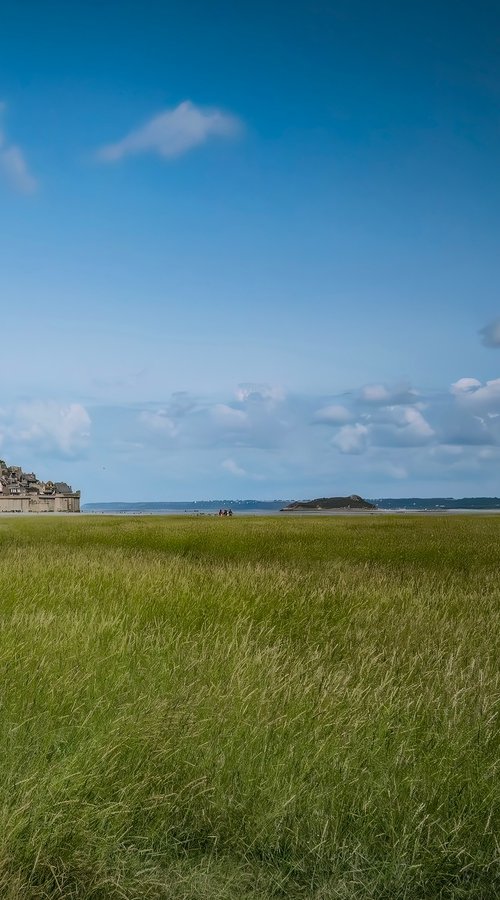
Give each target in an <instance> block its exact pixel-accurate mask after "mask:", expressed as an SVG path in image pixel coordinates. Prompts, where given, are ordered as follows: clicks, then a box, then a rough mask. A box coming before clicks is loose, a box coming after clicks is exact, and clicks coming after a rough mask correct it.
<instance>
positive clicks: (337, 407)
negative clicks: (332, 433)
mask: <svg viewBox="0 0 500 900" xmlns="http://www.w3.org/2000/svg"><path fill="white" fill-rule="evenodd" d="M352 418H353V414H352V412H350V410H348V409H347V407H345V406H342V404H340V403H332V404H331V405H330V406H323V407H322V408H321V409H318V410H317V411H316V412H315V414H314V419H315V421H316V422H324V423H325V424H327V425H342V424H343V423H344V422H350V421H351V419H352Z"/></svg>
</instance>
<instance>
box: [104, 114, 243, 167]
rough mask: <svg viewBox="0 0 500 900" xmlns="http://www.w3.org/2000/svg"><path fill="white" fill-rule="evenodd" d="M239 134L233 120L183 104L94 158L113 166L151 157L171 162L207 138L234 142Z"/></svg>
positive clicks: (240, 129)
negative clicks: (127, 158) (124, 161)
mask: <svg viewBox="0 0 500 900" xmlns="http://www.w3.org/2000/svg"><path fill="white" fill-rule="evenodd" d="M241 131H242V124H241V122H240V121H239V119H237V118H236V117H235V116H232V115H229V114H228V113H225V112H222V110H220V109H212V108H206V107H199V106H196V105H195V104H194V103H191V101H190V100H185V101H184V102H183V103H180V104H179V106H176V107H175V108H174V109H166V110H164V111H163V112H161V113H159V114H158V115H156V116H154V117H153V118H152V119H150V120H149V122H146V123H145V125H142V126H141V127H140V128H137V129H136V130H134V131H131V132H129V134H127V135H126V136H125V137H124V138H122V139H121V140H120V141H117V142H116V143H114V144H107V145H106V146H104V147H102V148H101V149H100V150H99V151H98V153H97V158H98V160H100V161H101V162H108V163H113V162H118V161H119V160H121V159H124V158H125V157H127V156H137V155H139V154H142V153H153V154H155V155H157V156H161V157H162V158H163V159H173V158H175V157H177V156H181V155H182V154H183V153H187V151H188V150H191V149H192V148H193V147H197V146H199V145H200V144H204V143H206V141H207V140H208V139H209V138H212V137H222V138H234V137H237V136H238V135H239V134H240V133H241Z"/></svg>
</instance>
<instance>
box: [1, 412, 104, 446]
mask: <svg viewBox="0 0 500 900" xmlns="http://www.w3.org/2000/svg"><path fill="white" fill-rule="evenodd" d="M2 420H3V421H2V424H1V426H0V439H1V441H2V444H3V445H5V446H7V447H8V446H9V445H12V444H13V445H16V446H30V447H32V448H33V449H34V451H35V452H36V451H37V450H38V451H40V452H43V453H50V452H56V453H60V454H62V455H63V456H73V455H75V454H77V453H78V452H80V451H81V450H82V449H83V448H84V447H85V446H86V444H87V442H88V439H89V436H90V425H91V420H90V416H89V414H88V412H87V410H86V409H85V407H83V406H82V405H81V404H80V403H70V404H67V405H61V404H58V403H55V402H50V401H49V402H39V403H24V404H21V405H19V406H17V407H15V408H13V409H7V410H4V411H3V414H2Z"/></svg>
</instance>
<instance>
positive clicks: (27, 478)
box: [0, 459, 80, 513]
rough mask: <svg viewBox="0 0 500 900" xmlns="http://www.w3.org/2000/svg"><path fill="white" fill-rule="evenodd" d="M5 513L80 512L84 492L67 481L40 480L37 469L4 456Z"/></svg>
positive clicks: (1, 499) (0, 474) (1, 500)
mask: <svg viewBox="0 0 500 900" xmlns="http://www.w3.org/2000/svg"><path fill="white" fill-rule="evenodd" d="M2 512H18V513H19V512H56V513H59V512H61V513H62V512H80V491H74V490H73V489H72V487H71V486H70V485H69V484H66V482H64V481H55V482H54V481H39V480H38V478H37V477H36V475H35V473H34V472H23V470H22V469H21V468H20V466H8V465H7V463H5V462H4V460H3V459H0V513H2Z"/></svg>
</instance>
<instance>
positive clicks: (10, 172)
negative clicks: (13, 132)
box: [0, 103, 38, 194]
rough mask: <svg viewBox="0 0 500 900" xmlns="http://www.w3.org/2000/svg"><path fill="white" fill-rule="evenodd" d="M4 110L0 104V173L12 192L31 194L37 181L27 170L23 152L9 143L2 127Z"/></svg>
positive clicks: (2, 104)
mask: <svg viewBox="0 0 500 900" xmlns="http://www.w3.org/2000/svg"><path fill="white" fill-rule="evenodd" d="M5 109H6V106H5V103H0V172H1V173H2V174H3V176H4V178H5V179H6V180H7V182H8V183H9V184H10V186H11V187H12V188H14V190H16V191H20V192H21V193H22V194H32V193H33V192H34V191H35V190H36V189H37V186H38V184H37V180H36V178H35V177H34V176H33V175H32V174H31V172H30V170H29V168H28V164H27V162H26V160H25V158H24V153H23V151H22V150H21V148H20V147H19V146H18V145H17V144H13V143H12V142H11V141H9V139H8V137H7V135H6V133H5V130H4V128H3V127H2V124H1V122H2V119H3V116H4V114H5Z"/></svg>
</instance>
